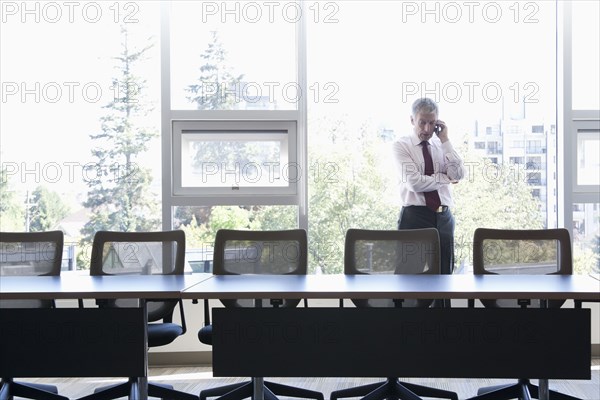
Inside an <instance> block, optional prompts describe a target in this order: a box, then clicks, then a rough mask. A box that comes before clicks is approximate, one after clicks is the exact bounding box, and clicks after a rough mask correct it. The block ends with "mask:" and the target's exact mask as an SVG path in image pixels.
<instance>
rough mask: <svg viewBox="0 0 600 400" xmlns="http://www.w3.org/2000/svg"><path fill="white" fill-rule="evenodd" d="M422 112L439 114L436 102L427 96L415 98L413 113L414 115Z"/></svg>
mask: <svg viewBox="0 0 600 400" xmlns="http://www.w3.org/2000/svg"><path fill="white" fill-rule="evenodd" d="M420 112H422V113H427V114H431V113H435V115H438V114H439V113H438V106H437V104H436V102H435V101H433V100H431V99H429V98H427V97H423V98H420V99H417V100H415V101H414V103H413V105H412V115H413V116H414V117H416V116H417V114H418V113H420Z"/></svg>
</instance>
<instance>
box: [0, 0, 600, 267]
mask: <svg viewBox="0 0 600 400" xmlns="http://www.w3.org/2000/svg"><path fill="white" fill-rule="evenodd" d="M67 3H68V4H67ZM586 7H587V6H586ZM585 10H587V8H585V7H584V10H583V11H582V10H581V9H578V8H577V7H576V6H574V12H573V17H574V18H584V17H586V18H591V17H590V14H593V13H592V12H590V11H589V10H588V11H585ZM596 10H597V8H596ZM592 11H593V10H592ZM161 14H162V15H161ZM561 18H562V14H561V3H560V2H558V3H557V2H554V1H511V2H500V1H496V2H494V1H474V2H449V1H431V2H421V1H418V2H417V1H415V2H413V1H304V2H293V1H283V2H278V1H275V2H261V1H258V2H256V1H231V2H229V1H228V2H214V1H203V2H201V1H194V2H191V1H169V2H158V1H133V2H131V1H116V2H106V3H105V2H87V1H84V2H73V3H71V2H65V3H63V2H31V3H30V4H29V3H27V2H3V3H2V25H1V35H0V40H1V43H0V44H1V46H0V48H1V57H0V63H1V64H0V67H1V68H0V70H1V74H2V76H1V81H2V103H1V107H2V119H1V122H0V123H1V131H2V135H1V138H0V140H1V144H2V149H1V150H0V152H1V163H2V169H1V172H2V179H1V181H0V184H1V187H0V190H1V193H0V194H1V200H2V218H1V220H0V228H1V229H2V230H14V231H36V230H37V231H40V230H48V229H61V230H63V231H64V232H65V234H66V238H65V256H64V259H65V261H64V268H65V269H68V268H70V269H75V268H77V269H86V268H89V252H90V243H91V238H92V237H93V233H94V232H95V231H97V230H100V229H104V230H132V231H135V230H138V231H141V230H156V229H161V228H169V229H170V228H180V229H183V230H185V231H186V238H187V253H188V263H189V267H190V268H191V269H192V270H193V271H207V270H210V259H211V257H212V254H211V249H210V247H211V244H212V242H213V240H214V235H215V233H216V231H217V230H218V229H220V228H249V229H283V228H293V227H298V226H300V227H303V228H306V229H307V231H308V237H309V253H310V254H309V271H310V273H339V272H341V271H342V268H343V240H344V233H345V232H346V230H347V229H349V228H368V229H396V227H397V220H398V215H399V210H400V208H399V207H400V205H399V199H398V181H397V180H398V179H399V176H398V173H397V171H396V167H395V166H394V163H393V159H392V152H391V149H392V143H393V142H394V141H395V140H396V138H398V137H400V136H404V135H408V134H410V133H411V132H412V126H411V123H410V113H411V110H410V106H411V104H412V102H413V101H414V100H415V99H416V98H418V97H430V98H432V99H434V100H435V101H436V102H438V104H439V107H440V115H439V117H440V119H442V120H444V121H445V122H446V124H447V126H448V129H449V137H450V139H451V141H452V143H453V146H454V148H455V149H456V150H457V151H458V152H459V153H460V155H461V157H462V158H463V160H464V162H465V166H466V168H467V170H468V176H467V177H466V178H465V179H463V180H462V181H461V182H460V183H458V184H456V185H453V187H452V190H453V195H454V199H455V203H456V204H455V207H454V210H453V213H454V216H455V218H456V235H455V237H456V240H455V249H454V252H455V258H456V268H457V272H469V271H470V268H471V253H472V246H471V242H472V238H473V232H474V230H475V228H477V227H495V228H514V229H519V228H536V229H537V228H552V227H557V226H561V225H562V223H561V213H562V210H563V209H564V208H565V207H569V208H573V212H572V219H573V221H572V222H573V232H572V234H573V237H574V239H575V244H576V246H579V249H580V250H577V249H575V250H574V255H575V264H576V266H575V269H576V273H589V272H596V273H597V272H598V268H599V263H600V257H599V249H598V243H599V240H600V229H599V225H600V221H599V218H598V207H599V206H598V204H599V203H598V200H597V197H596V200H595V201H594V200H593V198H591V200H590V197H582V198H581V199H580V198H579V197H577V198H575V197H574V198H573V203H572V204H562V203H561V202H560V198H561V197H560V195H559V194H560V193H561V191H563V190H565V189H564V187H565V184H564V179H565V177H564V176H563V171H562V170H561V169H560V165H561V160H562V159H561V157H563V153H562V152H561V151H562V150H561V149H562V148H561V135H563V134H564V132H563V129H564V127H563V125H561V123H562V122H560V121H559V119H558V118H559V116H558V115H557V110H558V109H559V106H558V104H559V103H560V101H559V100H560V97H557V92H558V93H560V92H561V90H562V89H563V88H562V87H561V86H560V83H559V86H557V82H560V81H561V80H560V79H557V77H558V76H560V74H561V73H562V72H561V71H560V68H557V65H559V61H557V60H562V58H563V54H562V52H561V51H562V50H561V48H560V46H557V37H560V35H561V34H562V29H563V26H562V19H561ZM594 24H595V25H594ZM592 26H595V29H596V33H597V29H598V22H597V13H596V22H593V21H592ZM578 29H579V28H577V24H574V26H573V35H574V36H577V35H582V34H583V35H584V36H585V37H586V39H585V40H588V39H590V37H591V36H589V35H588V34H585V33H582V32H581V31H579V30H578ZM161 35H162V36H161ZM592 36H593V35H592ZM578 37H579V36H578ZM597 37H598V35H596V39H595V40H596V41H597ZM16 38H18V40H17V39H16ZM585 40H584V41H579V40H578V41H577V43H583V42H585ZM568 45H570V44H568ZM597 47H598V46H596V53H592V54H588V53H584V52H582V49H581V48H579V47H576V46H573V54H572V58H573V59H572V61H573V68H572V71H573V96H574V99H573V104H574V105H578V106H580V107H581V108H580V109H581V110H587V111H589V110H592V111H593V112H595V113H597V112H598V111H597V109H598V98H597V97H594V96H589V97H585V96H582V93H587V92H586V91H585V90H582V88H585V87H589V85H587V86H586V81H582V77H586V79H587V77H589V76H590V75H591V74H590V73H589V71H588V70H587V69H586V68H585V67H582V65H586V66H587V65H588V64H590V63H591V64H590V65H592V66H593V65H596V69H595V70H596V71H597V65H598V64H597V62H598V61H597V60H598V53H597ZM586 48H587V46H586ZM569 62H570V61H569ZM594 62H595V63H596V64H593V63H594ZM592 75H593V74H592ZM590 79H592V78H590ZM595 79H597V76H596V78H595ZM592 83H593V82H592ZM595 83H596V86H597V80H596V81H595ZM567 89H569V90H570V87H568V88H567ZM596 94H597V93H596ZM594 115H596V114H594ZM557 121H558V122H557ZM588 122H589V121H588ZM586 123H587V122H586ZM596 124H597V122H596ZM593 126H594V125H592V127H593ZM574 129H575V132H576V134H574V137H575V139H570V138H567V140H574V141H573V142H572V146H573V147H574V148H576V152H575V151H574V153H573V154H574V156H575V158H574V159H573V160H566V161H565V160H563V161H564V162H566V163H569V162H572V163H573V165H575V171H574V173H573V179H574V186H577V188H579V189H581V188H583V189H585V190H591V191H592V192H591V193H592V194H594V193H597V188H598V185H599V184H600V182H599V179H600V178H599V176H598V170H599V162H600V161H599V160H600V157H599V150H598V141H599V132H598V129H597V128H596V129H595V130H594V129H589V128H588V127H587V125H586V127H583V128H581V129H579V128H577V127H575V128H574ZM567 136H568V135H567ZM566 179H571V177H567V178H566ZM568 182H570V181H568ZM567 186H568V190H571V186H569V185H567ZM580 186H581V187H580ZM577 188H575V189H573V190H575V191H576V190H579V189H577ZM590 188H591V189H590ZM594 191H595V192H594ZM578 199H579V200H578ZM161 210H162V211H161Z"/></svg>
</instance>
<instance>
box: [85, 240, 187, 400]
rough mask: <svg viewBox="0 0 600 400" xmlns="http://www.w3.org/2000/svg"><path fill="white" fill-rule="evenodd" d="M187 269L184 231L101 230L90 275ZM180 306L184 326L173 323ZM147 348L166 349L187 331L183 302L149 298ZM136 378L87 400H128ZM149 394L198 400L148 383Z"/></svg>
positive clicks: (111, 303)
mask: <svg viewBox="0 0 600 400" xmlns="http://www.w3.org/2000/svg"><path fill="white" fill-rule="evenodd" d="M184 268H185V232H183V231H181V230H174V231H158V232H114V231H98V232H96V234H95V235H94V241H93V244H92V258H91V262H90V275H183V273H184ZM97 302H98V304H99V306H101V307H135V306H137V303H138V302H137V301H135V300H127V299H117V300H104V299H103V300H98V301H97ZM178 304H179V313H180V318H181V325H179V324H177V323H174V322H173V311H174V309H175V307H176V306H177V305H178ZM146 307H147V310H148V322H149V324H148V346H149V347H157V346H164V345H167V344H169V343H171V342H173V341H174V340H175V339H176V338H177V337H179V336H181V335H183V334H184V333H185V332H186V325H185V315H184V311H183V302H182V301H181V299H173V300H164V299H160V300H154V299H147V300H146ZM136 384H137V383H136V378H130V380H129V381H128V382H126V383H123V384H118V385H114V386H109V387H107V388H99V389H96V392H95V393H94V394H92V395H89V396H87V397H86V400H95V399H102V400H105V399H116V398H121V397H126V396H128V395H129V394H130V392H131V387H132V385H136ZM148 395H149V396H152V397H160V398H165V399H181V400H192V399H196V398H197V396H194V395H192V394H190V393H186V392H181V391H178V390H175V389H173V387H172V386H171V385H164V384H157V383H152V382H148Z"/></svg>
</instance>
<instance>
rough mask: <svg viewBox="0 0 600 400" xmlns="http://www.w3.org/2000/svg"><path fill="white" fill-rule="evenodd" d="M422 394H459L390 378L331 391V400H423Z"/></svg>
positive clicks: (452, 398)
mask: <svg viewBox="0 0 600 400" xmlns="http://www.w3.org/2000/svg"><path fill="white" fill-rule="evenodd" d="M420 396H423V397H434V398H442V399H450V400H458V394H456V393H455V392H450V391H447V390H442V389H436V388H432V387H427V386H421V385H416V384H413V383H406V382H400V381H399V380H398V379H397V378H388V379H387V380H386V381H385V382H379V383H373V384H370V385H364V386H357V387H353V388H348V389H342V390H336V391H334V392H331V400H337V399H339V398H344V397H362V400H383V399H387V398H395V399H402V400H421V397H420Z"/></svg>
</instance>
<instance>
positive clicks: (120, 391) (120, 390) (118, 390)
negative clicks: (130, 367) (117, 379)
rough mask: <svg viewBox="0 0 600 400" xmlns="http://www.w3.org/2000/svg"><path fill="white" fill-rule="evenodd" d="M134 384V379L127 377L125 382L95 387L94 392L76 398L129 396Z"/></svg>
mask: <svg viewBox="0 0 600 400" xmlns="http://www.w3.org/2000/svg"><path fill="white" fill-rule="evenodd" d="M136 384H137V380H136V379H129V380H128V381H127V382H125V383H118V384H116V385H111V386H105V387H102V388H97V389H96V390H95V391H94V393H92V394H89V395H87V396H84V397H81V398H79V399H78V400H113V399H118V398H119V397H130V396H131V392H132V391H133V389H134V387H135V385H136Z"/></svg>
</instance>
